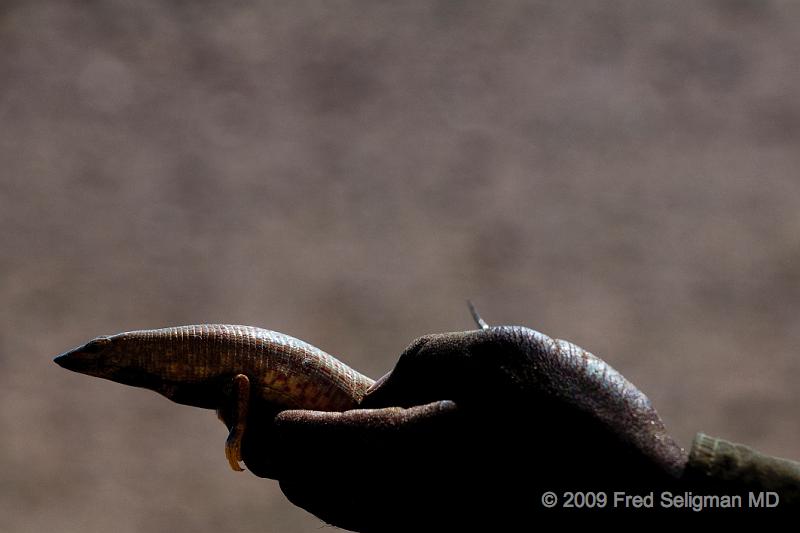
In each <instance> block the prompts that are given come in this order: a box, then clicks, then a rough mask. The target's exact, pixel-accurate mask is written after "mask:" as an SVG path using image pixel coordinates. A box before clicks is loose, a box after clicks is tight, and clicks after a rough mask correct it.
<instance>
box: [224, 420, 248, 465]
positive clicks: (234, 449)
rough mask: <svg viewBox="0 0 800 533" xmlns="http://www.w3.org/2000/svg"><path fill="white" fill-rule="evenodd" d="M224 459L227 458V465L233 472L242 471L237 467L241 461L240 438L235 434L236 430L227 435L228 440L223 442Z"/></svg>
mask: <svg viewBox="0 0 800 533" xmlns="http://www.w3.org/2000/svg"><path fill="white" fill-rule="evenodd" d="M225 457H227V458H228V464H230V465H231V468H232V469H233V470H234V471H235V472H241V471H243V470H244V468H242V467H241V466H240V465H239V462H240V461H241V460H242V436H241V435H237V434H236V428H234V429H233V431H231V433H230V435H228V440H226V441H225Z"/></svg>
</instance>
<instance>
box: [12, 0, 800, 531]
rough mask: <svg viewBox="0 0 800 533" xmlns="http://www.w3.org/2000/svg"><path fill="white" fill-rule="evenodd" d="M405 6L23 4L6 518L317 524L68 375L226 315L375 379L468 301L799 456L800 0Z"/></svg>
mask: <svg viewBox="0 0 800 533" xmlns="http://www.w3.org/2000/svg"><path fill="white" fill-rule="evenodd" d="M400 4H401V3H400V2H301V1H289V2H251V1H238V2H213V1H198V0H195V1H191V2H182V1H168V0H160V1H157V0H151V1H143V0H137V1H124V0H117V1H106V2H100V1H97V2H87V1H81V2H67V1H63V0H59V1H56V0H53V1H16V2H14V1H5V2H3V3H2V7H0V124H2V128H0V165H1V166H0V168H1V171H0V227H2V231H1V232H0V246H1V248H0V249H1V250H2V256H0V424H1V425H0V427H2V439H0V530H2V531H20V532H39V531H46V530H53V529H55V530H58V531H64V532H72V531H76V532H77V531H115V532H116V533H125V532H133V531H198V532H199V531H221V530H224V531H232V532H247V531H286V532H293V531H316V530H317V529H318V528H319V526H320V522H319V521H317V520H316V519H315V518H314V517H312V516H311V515H308V514H306V513H305V512H304V511H302V510H300V509H297V508H295V507H293V506H292V505H291V504H290V503H288V501H286V499H285V498H284V497H283V496H282V494H281V493H280V491H279V489H278V487H277V484H276V483H275V482H272V481H268V480H259V479H256V478H254V477H253V476H252V475H250V474H248V473H244V474H238V475H237V474H235V473H233V472H232V471H230V469H229V467H228V465H227V463H226V461H225V458H224V454H223V442H224V439H225V436H226V431H225V429H224V427H223V426H222V424H220V423H219V422H218V421H217V420H216V419H215V417H214V415H213V414H212V413H210V412H204V411H201V410H196V409H190V408H187V407H184V406H179V405H176V404H172V403H170V402H168V401H167V400H165V399H164V398H162V397H159V396H157V395H155V394H153V393H151V392H148V391H143V390H137V389H132V388H125V387H122V386H120V385H117V384H114V383H111V382H104V381H101V380H93V379H89V378H87V377H84V376H80V375H77V374H72V373H68V372H66V371H64V370H62V369H60V368H58V367H56V365H54V364H53V363H52V362H51V359H52V357H53V356H54V355H56V354H57V353H59V352H61V351H64V350H66V349H69V348H71V347H73V346H75V345H77V344H80V343H82V342H84V341H86V340H88V339H89V338H91V337H94V336H96V335H98V334H109V333H115V332H119V331H124V330H131V329H139V328H148V327H160V326H167V325H175V324H188V323H203V322H225V323H241V324H253V325H259V326H263V327H267V328H270V329H275V330H278V331H282V332H285V333H289V334H291V335H294V336H297V337H299V338H302V339H304V340H307V341H309V342H311V343H313V344H315V345H317V346H319V347H321V348H323V349H325V350H327V351H329V352H330V353H332V354H334V355H337V356H339V357H340V358H341V359H343V360H344V361H346V362H348V363H350V364H352V365H354V366H356V367H357V368H359V369H360V370H362V371H363V372H365V373H367V374H369V375H372V376H373V377H377V376H379V375H381V374H383V373H384V372H385V371H387V370H388V369H390V368H391V366H392V364H393V362H394V361H395V359H396V357H397V355H398V354H399V353H400V352H401V351H402V349H403V348H404V347H405V346H406V345H407V344H408V343H409V342H410V341H411V340H413V339H414V338H415V337H417V336H419V335H422V334H424V333H429V332H437V331H447V330H461V329H468V328H471V327H472V325H471V320H470V318H469V315H468V313H467V308H466V305H465V303H464V300H465V299H466V298H468V297H469V298H472V299H474V300H475V301H476V303H477V305H478V307H479V309H480V311H481V312H482V313H483V315H484V316H485V318H486V319H487V320H488V321H489V322H490V323H494V324H500V323H517V324H524V325H528V326H531V327H534V328H536V329H539V330H541V331H543V332H545V333H548V334H550V335H553V336H557V337H562V338H566V339H568V340H572V341H574V342H576V343H578V344H580V345H582V346H584V347H585V348H587V349H589V350H592V351H593V352H595V353H596V354H597V355H599V356H601V357H603V358H605V359H606V360H608V361H609V362H610V363H611V364H612V365H614V366H615V367H616V368H617V369H618V370H620V371H621V372H622V373H623V374H625V375H626V376H627V377H628V378H629V379H631V380H632V381H633V382H634V383H636V384H637V385H639V387H640V388H641V389H642V390H644V391H645V392H646V393H647V394H648V395H649V396H650V398H651V399H652V400H653V403H654V404H655V405H656V407H657V408H658V409H659V411H660V413H661V414H662V416H663V417H664V419H665V421H666V423H667V425H668V426H669V427H670V428H672V430H673V431H674V433H675V435H676V436H677V437H678V439H679V440H680V441H681V443H682V444H683V445H685V446H688V445H689V444H690V442H691V438H692V436H693V435H694V433H695V432H696V431H698V430H702V431H705V432H708V433H711V434H714V435H717V436H722V437H726V438H730V439H734V440H737V441H741V442H745V443H748V444H751V445H753V446H756V447H757V448H760V449H762V450H763V451H766V452H769V453H773V454H779V455H784V456H789V457H793V458H800V423H798V411H797V407H798V402H799V401H800V388H798V386H797V384H798V379H799V378H800V358H799V357H798V353H799V350H798V343H800V327H798V326H800V316H799V315H798V311H800V210H798V208H799V207H800V180H799V179H798V168H800V99H799V98H798V89H800V69H799V68H798V64H800V33H799V32H798V31H797V28H798V26H799V25H800V3H797V2H792V1H788V0H787V1H785V2H777V1H775V2H765V1H759V0H753V1H746V0H735V1H733V0H732V1H715V2H666V1H658V2H656V1H648V2H642V1H630V2H577V1H563V0H561V1H549V2H496V3H488V2H450V1H441V2H422V1H419V2H408V3H404V4H405V5H400ZM320 445H324V443H321V444H320ZM376 466H377V465H376Z"/></svg>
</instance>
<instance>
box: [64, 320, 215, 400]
mask: <svg viewBox="0 0 800 533" xmlns="http://www.w3.org/2000/svg"><path fill="white" fill-rule="evenodd" d="M190 352H191V343H190V342H187V343H184V344H183V345H182V346H181V347H180V348H178V349H175V348H172V347H164V346H163V343H160V342H159V341H158V340H156V339H155V338H154V337H153V336H152V335H149V334H148V332H147V331H132V332H127V333H118V334H116V335H110V336H109V335H104V336H101V337H97V338H94V339H92V340H90V341H89V342H87V343H86V344H84V345H82V346H78V347H77V348H75V349H72V350H70V351H68V352H65V353H63V354H61V355H59V356H58V357H56V358H55V359H54V361H55V363H56V364H58V365H59V366H61V367H62V368H66V369H67V370H71V371H73V372H78V373H80V374H86V375H87V376H93V377H98V378H103V379H108V380H111V381H115V382H117V383H121V384H123V385H129V386H132V387H141V388H145V389H150V390H152V391H155V392H157V393H159V394H162V395H164V396H166V397H167V398H169V399H170V400H172V401H174V402H177V403H182V404H186V405H193V406H195V407H202V408H209V409H210V408H216V406H217V403H218V396H219V394H218V392H219V388H220V387H218V386H217V384H218V383H217V382H218V381H219V380H218V379H217V378H218V377H219V376H216V375H215V374H214V373H213V372H208V369H207V368H206V366H204V365H202V364H196V365H190V364H188V354H189V353H190Z"/></svg>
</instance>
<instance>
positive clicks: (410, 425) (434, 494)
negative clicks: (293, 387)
mask: <svg viewBox="0 0 800 533" xmlns="http://www.w3.org/2000/svg"><path fill="white" fill-rule="evenodd" d="M361 407H362V409H358V410H353V411H347V412H343V413H329V412H317V411H302V410H292V411H283V412H280V413H276V412H274V411H270V409H269V408H267V407H263V408H262V409H258V408H256V409H254V410H253V412H252V413H251V415H250V420H249V422H248V430H247V433H246V434H245V438H244V442H243V449H242V454H243V458H244V462H245V464H246V465H247V467H248V468H249V469H250V470H251V471H252V472H253V473H254V474H256V475H258V476H262V477H270V478H274V479H277V480H279V482H280V486H281V488H282V490H283V491H284V493H285V494H286V496H287V497H288V498H289V499H290V500H291V501H292V502H293V503H295V504H296V505H298V506H300V507H303V508H304V509H306V510H308V511H310V512H312V513H314V514H315V515H317V516H319V517H320V518H322V519H323V520H325V521H326V522H329V523H331V524H334V525H337V526H339V527H343V528H347V529H353V530H357V531H396V530H397V531H399V530H407V529H414V530H426V529H434V528H444V527H446V528H448V529H452V528H457V527H464V526H469V527H474V526H479V525H491V526H493V527H497V526H506V527H510V526H528V528H529V526H530V525H531V524H533V523H534V522H535V521H537V520H538V519H537V518H536V516H537V514H538V513H541V512H547V513H551V514H552V513H559V512H561V511H563V509H561V507H560V505H559V506H557V508H556V509H548V508H546V507H544V506H543V504H542V503H541V502H542V494H543V493H544V492H546V491H555V492H556V493H557V494H559V495H560V494H561V491H564V490H573V491H593V490H602V491H605V492H606V493H609V494H610V491H613V490H627V491H632V490H636V489H639V490H658V489H659V488H665V487H670V486H672V485H673V484H674V483H675V482H676V480H677V479H678V478H679V477H680V475H681V472H682V471H683V468H684V466H685V463H686V454H685V452H684V451H683V449H681V448H680V447H679V446H678V445H677V444H676V443H675V442H674V441H673V439H672V438H671V437H670V436H669V434H668V433H667V432H666V430H665V428H664V426H663V424H662V422H661V419H660V418H659V417H658V415H657V413H656V412H655V410H654V409H653V408H652V406H651V405H650V402H649V401H648V399H647V398H646V397H645V396H644V394H642V393H641V392H640V391H639V390H638V389H636V387H634V386H633V385H632V384H630V383H629V382H628V381H626V380H625V379H624V378H623V377H622V376H621V375H620V374H619V373H617V372H616V371H615V370H614V369H612V368H611V367H609V366H608V365H606V364H605V363H604V362H603V361H602V360H600V359H598V358H597V357H595V356H593V355H591V354H589V353H588V352H586V351H584V350H582V349H580V348H578V347H577V346H575V345H573V344H570V343H567V342H565V341H560V340H554V339H551V338H550V337H547V336H546V335H543V334H541V333H539V332H536V331H534V330H531V329H527V328H521V327H507V326H503V327H492V328H488V329H482V330H476V331H467V332H458V333H444V334H436V335H427V336H425V337H421V338H419V339H417V340H416V341H415V342H413V343H412V344H411V345H410V346H409V347H408V348H407V349H406V350H405V352H404V353H403V354H402V355H401V357H400V359H399V361H398V362H397V365H396V366H395V368H394V370H393V371H392V372H391V373H390V374H388V375H387V376H385V377H384V378H382V379H381V380H379V381H378V382H377V383H376V384H375V386H374V387H373V388H372V389H371V391H370V392H369V394H368V395H367V396H366V398H365V399H364V401H363V402H362V404H361ZM223 414H224V413H223ZM559 516H561V515H559Z"/></svg>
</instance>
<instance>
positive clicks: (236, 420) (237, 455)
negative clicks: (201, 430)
mask: <svg viewBox="0 0 800 533" xmlns="http://www.w3.org/2000/svg"><path fill="white" fill-rule="evenodd" d="M249 403H250V380H249V379H248V378H247V376H245V375H244V374H237V375H236V377H234V378H233V390H232V394H231V407H232V413H231V415H232V420H231V425H230V433H229V434H228V439H227V440H226V441H225V457H227V458H228V463H229V464H230V465H231V468H232V469H233V470H235V471H236V472H241V471H243V470H244V468H242V467H241V466H239V462H240V461H241V460H242V437H243V436H244V430H245V427H246V425H247V408H248V404H249Z"/></svg>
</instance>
